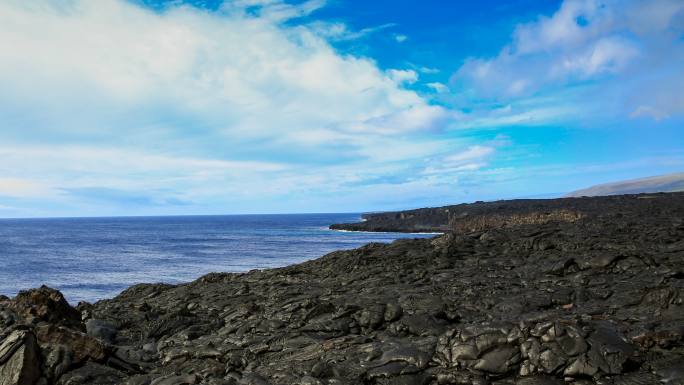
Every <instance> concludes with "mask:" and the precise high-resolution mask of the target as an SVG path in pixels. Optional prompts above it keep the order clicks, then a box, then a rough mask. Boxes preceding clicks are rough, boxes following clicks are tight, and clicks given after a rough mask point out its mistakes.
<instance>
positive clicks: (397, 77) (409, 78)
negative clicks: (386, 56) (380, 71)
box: [387, 69, 418, 84]
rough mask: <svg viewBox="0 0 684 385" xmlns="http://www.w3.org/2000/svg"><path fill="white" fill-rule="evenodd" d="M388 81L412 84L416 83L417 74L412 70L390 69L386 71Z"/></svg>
mask: <svg viewBox="0 0 684 385" xmlns="http://www.w3.org/2000/svg"><path fill="white" fill-rule="evenodd" d="M387 74H388V75H389V77H390V79H392V80H393V81H394V82H396V83H397V84H402V83H408V84H413V83H415V82H417V81H418V73H417V72H416V71H414V70H397V69H391V70H389V71H387Z"/></svg>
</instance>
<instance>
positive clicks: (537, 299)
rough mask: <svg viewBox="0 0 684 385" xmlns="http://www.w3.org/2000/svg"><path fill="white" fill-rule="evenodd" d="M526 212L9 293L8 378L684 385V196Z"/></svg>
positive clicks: (519, 205) (161, 383)
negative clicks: (104, 285)
mask: <svg viewBox="0 0 684 385" xmlns="http://www.w3.org/2000/svg"><path fill="white" fill-rule="evenodd" d="M524 202H525V201H512V202H496V204H476V205H474V206H472V207H471V206H467V205H459V206H458V207H459V210H461V209H463V210H461V211H459V213H462V212H466V213H468V215H461V214H453V215H451V216H447V217H445V218H446V219H445V220H446V222H444V223H441V224H439V226H441V229H443V231H446V230H447V229H449V230H450V231H449V232H448V233H447V234H445V235H441V236H437V237H434V238H432V239H415V240H399V241H395V242H393V243H391V244H389V245H387V244H369V245H366V246H364V247H361V248H359V249H356V250H349V251H338V252H334V253H331V254H328V255H326V256H324V257H322V258H319V259H317V260H313V261H310V262H306V263H303V264H300V265H295V266H290V267H286V268H281V269H273V270H263V271H252V272H249V273H245V274H227V273H214V274H209V275H206V276H204V277H202V278H200V279H198V280H197V281H194V282H191V283H188V284H183V285H178V286H172V285H163V284H147V285H137V286H133V287H131V288H129V289H128V290H126V291H124V292H123V293H121V295H119V296H118V297H116V298H114V299H110V300H104V301H100V302H98V303H95V304H87V303H81V304H79V306H78V307H77V309H78V310H74V309H71V308H70V309H71V310H65V309H64V307H63V305H64V304H63V303H62V302H61V300H60V297H61V295H58V293H57V292H55V291H52V290H51V289H48V288H41V289H36V290H33V291H29V292H24V293H22V294H20V295H19V296H18V297H17V298H16V299H14V300H10V299H8V298H4V299H3V298H0V346H2V347H1V348H0V373H13V374H16V373H19V374H20V376H22V375H23V376H24V377H23V379H22V380H9V381H10V382H7V381H8V380H5V378H4V377H3V378H2V379H1V380H0V383H2V384H15V383H16V384H22V385H23V384H29V385H30V384H41V385H49V384H64V385H77V384H130V385H149V384H154V385H180V384H216V385H219V384H253V385H257V384H258V385H262V384H273V385H275V384H302V385H303V384H307V385H332V384H457V385H459V384H461V385H469V384H491V385H556V384H558V385H560V384H569V385H590V384H605V385H639V384H667V385H682V384H684V194H655V195H641V196H620V197H609V198H585V199H563V200H553V201H548V202H545V203H543V204H541V206H543V207H541V206H540V205H539V204H537V203H536V202H537V201H534V202H535V203H533V204H532V205H528V206H529V207H527V208H526V207H525V205H524ZM528 203H529V202H528ZM483 205H484V206H483ZM502 205H503V207H505V208H501V207H502ZM455 218H456V219H455ZM413 226H414V223H411V221H409V222H408V224H407V229H408V228H414V227H413ZM26 298H33V299H36V298H37V299H39V300H32V301H27V300H26ZM32 307H36V309H34V310H32ZM44 309H48V310H47V311H43V310H44ZM72 310H73V311H76V312H78V313H79V314H80V321H78V322H74V317H73V315H74V312H73V311H72ZM31 341H33V342H31ZM21 349H24V350H23V352H24V353H20V352H21V351H22V350H21ZM31 350H33V351H34V352H35V355H36V357H37V358H36V359H34V360H26V359H23V358H22V357H21V356H17V354H23V355H26V354H30V353H27V352H30V351H31ZM15 356H16V358H15ZM30 373H35V375H33V374H30ZM32 376H33V377H32ZM38 377H40V378H38ZM12 378H15V377H12ZM1 381H5V382H1ZM11 381H14V382H11ZM20 381H23V382H20Z"/></svg>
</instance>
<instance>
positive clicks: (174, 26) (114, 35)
mask: <svg viewBox="0 0 684 385" xmlns="http://www.w3.org/2000/svg"><path fill="white" fill-rule="evenodd" d="M226 4H227V5H226V6H224V8H223V9H222V11H221V12H219V13H208V12H205V11H202V10H199V9H195V8H190V7H175V8H170V9H167V10H166V11H164V12H162V13H154V12H151V11H148V10H145V9H142V8H140V7H137V6H135V5H132V4H129V3H126V2H124V1H120V0H103V1H98V2H89V1H82V0H72V1H68V2H58V3H54V2H49V1H40V0H39V1H36V2H30V3H26V2H20V1H8V2H3V3H2V4H0V19H2V20H3V22H2V23H0V45H1V46H3V47H13V49H12V50H9V49H4V50H1V51H0V81H2V83H3V85H4V87H3V99H9V98H10V96H12V97H15V98H16V97H18V98H20V100H19V101H16V100H15V101H14V102H13V104H15V105H16V104H18V103H24V104H25V105H30V106H31V108H33V109H40V108H41V107H43V106H44V107H45V108H46V110H48V111H54V110H58V111H56V112H55V114H58V113H59V112H64V111H66V112H69V113H70V112H73V111H74V110H78V109H79V106H80V107H84V108H88V107H91V106H92V107H94V108H103V106H106V105H107V104H110V105H112V106H115V107H112V108H115V109H117V111H116V112H117V113H131V112H138V111H139V108H140V106H141V105H142V106H147V107H151V108H154V109H157V110H159V109H169V110H172V111H175V112H176V113H177V114H185V115H187V116H191V117H192V118H193V119H197V120H203V121H204V122H202V123H204V124H211V125H217V126H220V127H218V129H219V130H221V131H222V132H223V134H224V135H236V134H238V133H239V134H241V135H249V134H253V135H254V136H257V137H264V136H267V135H271V134H274V133H277V132H280V131H282V130H284V129H287V130H310V129H316V128H321V127H326V126H330V125H331V123H332V124H337V123H339V122H341V121H346V122H350V123H354V122H362V121H369V120H371V119H373V118H376V117H381V116H387V115H392V114H395V113H401V112H402V111H404V110H407V109H412V108H418V109H420V108H424V107H426V106H427V103H426V102H425V101H424V100H423V99H422V98H421V97H420V96H418V95H417V94H416V93H414V92H412V91H409V90H406V89H403V88H402V87H401V85H400V84H397V83H398V81H397V80H398V79H396V78H395V77H393V75H392V74H393V73H387V74H386V73H384V72H383V71H381V70H379V69H378V68H377V66H376V65H375V63H374V62H373V61H371V60H369V59H365V58H361V57H354V56H343V55H340V54H338V53H337V52H336V51H335V50H334V49H333V48H332V47H331V46H330V45H329V44H328V42H327V41H326V40H325V39H324V38H323V37H321V36H319V35H318V34H317V33H316V31H315V30H313V29H311V28H308V27H307V26H304V25H297V26H290V25H285V24H283V23H282V21H284V20H289V19H290V18H293V17H297V16H301V15H303V14H306V13H308V12H311V11H313V10H315V9H316V8H317V7H318V6H320V2H312V1H310V2H306V3H303V4H301V5H297V6H294V5H288V4H286V3H283V2H280V1H239V2H228V3H226ZM255 6H257V7H258V9H259V10H258V11H254V10H251V9H252V8H251V7H255ZM247 10H250V11H247ZM122 25H125V28H122ZM36 26H40V27H39V28H36ZM84 31H87V33H84ZM400 73H403V74H406V75H409V74H410V73H409V72H397V73H396V74H400ZM28 74H30V76H29V75H28ZM410 80H411V79H410V77H406V76H405V77H403V78H402V79H401V81H400V82H399V83H401V82H403V81H410ZM37 89H40V90H41V91H44V92H35V91H36V90H37ZM93 104H95V105H93ZM55 105H57V107H55ZM60 109H61V111H59V110H60ZM85 114H86V115H90V114H94V112H93V111H86V112H85ZM59 117H60V118H64V116H63V115H62V116H59ZM77 118H78V117H77V116H72V120H73V121H74V122H73V123H74V124H73V125H79V124H84V122H79V120H78V119H77ZM98 120H100V121H102V119H98ZM338 125H339V124H338ZM340 126H341V125H340ZM426 126H427V122H426ZM284 127H287V128H284ZM367 127H368V129H369V130H371V132H370V133H371V134H372V130H373V127H371V126H367ZM105 128H106V127H88V130H98V129H100V130H103V129H105ZM72 129H73V128H72ZM110 129H115V130H122V128H121V127H116V128H110ZM132 129H136V130H137V128H132Z"/></svg>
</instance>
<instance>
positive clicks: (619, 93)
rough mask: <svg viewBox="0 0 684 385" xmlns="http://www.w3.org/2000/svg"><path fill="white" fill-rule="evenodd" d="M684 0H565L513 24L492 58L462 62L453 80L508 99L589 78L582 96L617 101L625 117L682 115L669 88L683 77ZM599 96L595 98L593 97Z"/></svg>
mask: <svg viewBox="0 0 684 385" xmlns="http://www.w3.org/2000/svg"><path fill="white" fill-rule="evenodd" d="M683 18H684V3H683V2H681V1H677V0H662V1H659V2H657V5H656V4H651V3H648V2H640V1H631V0H629V1H615V0H608V1H599V0H566V1H564V2H563V4H562V5H561V7H560V9H559V10H558V11H557V12H555V13H554V14H553V15H551V16H548V17H547V16H540V17H539V18H538V19H537V20H536V21H534V22H530V23H526V24H521V25H519V26H518V27H517V28H516V30H515V32H514V34H513V36H512V38H511V42H510V43H509V44H508V45H506V46H505V47H503V48H502V49H501V51H500V52H499V54H498V55H497V56H495V57H492V58H469V59H468V60H467V61H466V62H465V63H464V65H463V66H462V67H461V68H460V69H459V70H458V71H457V72H456V73H455V74H454V76H453V78H452V81H453V83H454V84H455V85H457V86H458V87H459V88H461V89H464V90H466V92H469V94H470V95H471V96H475V97H479V98H482V97H484V98H488V99H494V100H513V99H518V98H525V97H530V96H534V95H538V94H540V93H544V92H553V91H554V90H557V89H560V88H562V87H567V86H569V85H576V84H582V83H584V82H587V81H590V82H594V83H596V84H597V86H596V89H597V91H590V92H589V93H588V94H586V95H583V96H582V98H581V99H579V100H569V101H566V104H568V103H577V104H583V103H584V104H589V103H587V101H586V100H587V98H591V97H601V98H605V99H610V98H615V97H618V98H620V99H621V100H620V102H621V103H622V104H624V105H625V107H626V111H625V110H623V111H622V112H621V113H622V114H623V116H626V115H629V114H630V113H631V112H632V111H634V110H636V109H638V108H639V106H641V105H649V104H653V103H652V102H651V103H649V102H648V100H649V99H651V100H655V102H657V104H658V105H656V106H652V108H653V109H654V110H658V111H660V113H659V114H658V115H659V116H667V115H671V114H673V113H682V112H684V100H682V98H680V97H678V96H677V95H678V94H677V93H676V92H674V91H673V89H672V86H670V85H671V84H677V85H681V84H682V80H681V79H682V78H684V41H682V40H681V36H682V34H684V24H682V23H681V20H682V19H683ZM599 95H600V96H599Z"/></svg>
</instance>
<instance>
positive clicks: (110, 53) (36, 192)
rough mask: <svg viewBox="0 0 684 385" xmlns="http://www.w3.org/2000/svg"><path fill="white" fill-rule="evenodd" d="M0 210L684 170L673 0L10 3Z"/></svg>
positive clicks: (141, 209) (502, 192)
mask: <svg viewBox="0 0 684 385" xmlns="http://www.w3.org/2000/svg"><path fill="white" fill-rule="evenodd" d="M0 47H2V49H0V217H34V216H100V215H102V216H109V215H174V214H228V213H289V212H343V211H344V212H358V211H368V210H391V209H401V208H410V207H421V206H435V205H442V204H449V203H458V202H467V201H474V200H480V199H484V200H490V199H503V198H516V197H536V196H554V195H559V194H562V193H565V192H568V191H572V190H575V189H578V188H582V187H586V186H589V185H592V184H596V183H604V182H609V181H614V180H622V179H628V178H637V177H643V176H649V175H656V174H665V173H670V172H678V171H682V170H684V134H683V133H682V123H683V121H684V114H683V113H684V94H683V93H682V92H681V90H682V89H684V3H682V2H681V1H677V0H672V1H668V0H661V1H654V2H643V1H599V0H578V1H569V0H565V1H532V0H518V1H510V2H502V1H493V0H488V1H479V2H471V1H450V2H445V1H437V0H429V1H420V2H417V1H384V0H383V1H379V0H378V1H352V0H327V1H325V0H310V1H283V0H234V1H225V2H222V1H197V0H196V1H186V2H184V1H176V0H172V1H153V0H130V1H127V0H102V1H98V2H92V1H86V0H59V1H54V0H52V1H49V0H34V1H31V2H25V1H20V0H8V1H3V2H1V3H0Z"/></svg>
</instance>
